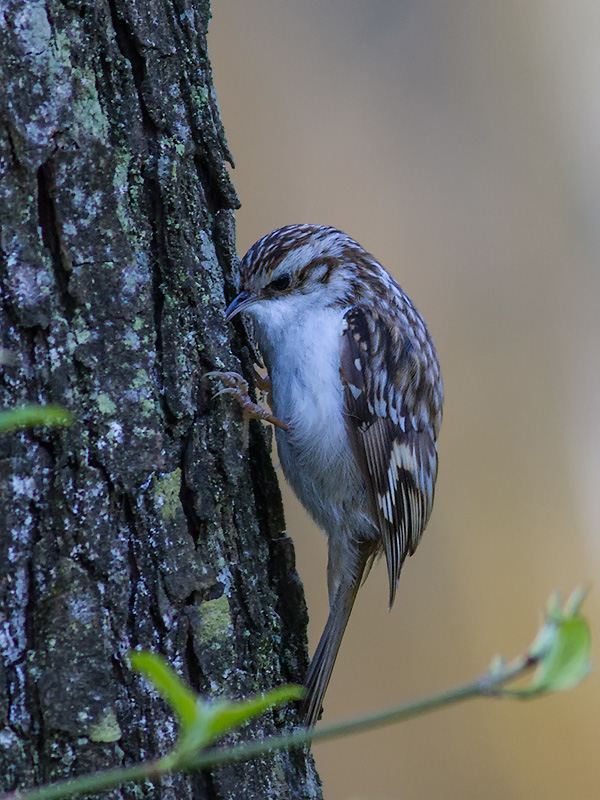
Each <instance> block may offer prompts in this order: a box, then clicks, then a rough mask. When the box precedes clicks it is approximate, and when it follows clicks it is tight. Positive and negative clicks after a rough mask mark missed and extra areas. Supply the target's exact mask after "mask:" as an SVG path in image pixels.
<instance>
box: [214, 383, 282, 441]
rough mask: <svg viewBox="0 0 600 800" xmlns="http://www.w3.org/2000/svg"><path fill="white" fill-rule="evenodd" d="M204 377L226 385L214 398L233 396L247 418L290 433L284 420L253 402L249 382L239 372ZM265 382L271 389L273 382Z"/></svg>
mask: <svg viewBox="0 0 600 800" xmlns="http://www.w3.org/2000/svg"><path fill="white" fill-rule="evenodd" d="M204 377H205V378H215V379H216V380H220V381H222V382H223V383H224V384H225V386H224V388H222V389H219V391H218V392H216V394H215V395H213V397H220V396H221V395H223V394H230V395H232V396H233V397H235V399H236V400H237V402H238V403H239V404H240V406H241V407H242V411H243V414H244V417H245V418H247V419H262V420H263V421H264V422H270V423H271V424H272V425H275V426H277V427H278V428H281V430H283V431H289V429H290V426H289V425H288V424H287V422H283V420H280V419H278V418H277V417H276V416H274V415H273V414H271V412H270V411H268V410H267V409H266V408H263V407H262V406H260V405H259V404H258V403H255V402H254V401H253V400H252V398H251V397H250V391H249V388H248V381H247V380H245V378H243V377H242V376H241V375H240V374H239V373H238V372H217V371H215V372H207V373H205V375H204ZM259 377H260V376H259ZM265 381H266V382H267V384H266V385H267V386H268V387H269V388H270V385H271V381H270V380H269V379H268V378H266V379H264V378H261V382H263V383H264V382H265ZM259 388H261V387H259Z"/></svg>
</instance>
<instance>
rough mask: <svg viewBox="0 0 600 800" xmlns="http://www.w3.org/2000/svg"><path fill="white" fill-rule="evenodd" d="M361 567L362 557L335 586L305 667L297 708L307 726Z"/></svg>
mask: <svg viewBox="0 0 600 800" xmlns="http://www.w3.org/2000/svg"><path fill="white" fill-rule="evenodd" d="M365 566H366V559H365V560H363V561H362V563H361V565H360V571H359V574H357V575H352V576H348V579H347V580H346V581H343V582H342V583H341V584H340V586H339V587H338V590H337V592H336V595H335V600H334V602H333V604H332V606H331V608H330V610H329V617H328V618H327V624H326V625H325V630H324V631H323V633H322V635H321V638H320V640H319V644H318V646H317V649H316V651H315V654H314V656H313V659H312V661H311V663H310V667H309V668H308V673H307V675H306V680H305V681H304V685H305V688H306V695H305V697H304V700H303V701H302V705H301V709H300V710H301V714H302V716H303V717H304V724H305V725H306V727H307V728H312V726H313V725H314V724H315V723H316V721H317V720H318V718H319V715H320V713H321V706H322V705H323V697H324V696H325V692H326V691H327V686H328V685H329V679H330V678H331V673H332V672H333V666H334V664H335V660H336V658H337V654H338V651H339V649H340V644H341V643H342V637H343V635H344V631H345V630H346V625H347V624H348V619H349V617H350V612H351V611H352V607H353V606H354V601H355V600H356V594H357V592H358V589H359V587H360V585H361V577H362V573H363V571H364V568H365Z"/></svg>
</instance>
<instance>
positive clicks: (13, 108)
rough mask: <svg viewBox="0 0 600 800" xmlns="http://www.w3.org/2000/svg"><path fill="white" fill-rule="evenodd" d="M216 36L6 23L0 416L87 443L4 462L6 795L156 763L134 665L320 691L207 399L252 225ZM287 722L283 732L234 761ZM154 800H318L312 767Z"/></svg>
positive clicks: (45, 4) (224, 362) (164, 13)
mask: <svg viewBox="0 0 600 800" xmlns="http://www.w3.org/2000/svg"><path fill="white" fill-rule="evenodd" d="M209 13H210V12H209V3H208V1H207V0H205V1H203V0H195V2H193V0H135V1H134V0H63V1H62V2H60V0H28V2H22V0H0V40H1V42H2V44H1V45H0V115H1V117H0V180H1V184H0V193H1V198H0V237H1V238H0V292H1V303H2V306H1V308H2V310H1V319H0V325H1V331H2V337H3V338H2V347H4V348H5V350H6V351H9V363H7V364H5V365H4V366H2V368H1V369H2V372H1V374H0V394H1V404H2V407H4V408H9V407H15V406H19V405H21V404H23V403H27V402H42V403H48V402H58V403H61V404H62V405H64V406H66V407H67V408H69V409H71V410H72V411H73V413H74V415H75V419H76V421H75V424H74V425H73V426H72V427H70V428H66V429H63V430H60V431H59V430H56V429H36V430H34V431H33V432H26V433H22V434H12V435H4V436H3V437H2V439H1V440H0V459H1V460H0V465H1V466H0V469H1V478H0V503H1V509H2V511H1V513H2V515H3V519H4V520H5V523H4V525H3V526H2V528H1V529H0V569H1V575H0V655H1V662H2V671H0V786H1V788H2V789H4V790H11V789H14V788H17V787H20V788H23V787H25V786H29V785H33V784H37V783H40V782H48V781H51V780H57V779H60V778H65V777H67V776H69V775H77V774H82V773H86V772H90V771H93V770H97V769H101V768H105V767H109V766H117V765H120V764H126V763H131V762H133V761H136V760H139V759H141V758H150V757H154V756H157V755H160V754H162V753H164V752H165V750H166V749H167V748H168V746H169V745H170V744H171V743H172V742H173V740H174V737H175V730H174V723H173V719H172V716H171V714H170V713H169V711H168V710H167V708H166V706H165V705H164V704H163V703H162V702H161V701H160V700H159V699H158V698H157V697H156V696H155V695H152V694H151V693H150V692H149V690H148V688H147V686H146V685H145V684H144V682H143V681H142V680H141V679H140V678H139V677H137V676H135V675H134V674H133V673H132V672H131V671H130V669H129V668H128V666H127V653H128V651H129V650H131V649H132V648H135V647H138V646H141V647H144V648H152V649H154V650H156V651H158V652H161V653H163V654H164V655H165V656H166V657H167V658H168V659H169V660H170V661H171V662H172V663H173V664H174V665H175V667H176V668H177V670H178V671H179V672H180V673H181V674H182V675H183V676H184V678H185V679H186V680H188V681H189V682H190V683H191V685H192V686H193V687H194V688H195V689H196V690H198V691H200V692H202V693H206V694H212V695H219V694H224V695H227V696H231V697H237V696H242V695H247V694H250V693H254V692H256V691H259V690H262V689H266V688H270V687H273V686H275V685H278V684H280V683H283V682H288V681H296V682H297V681H299V680H300V679H301V678H302V676H303V674H304V670H305V668H306V633H305V627H306V613H305V606H304V599H303V594H302V589H301V586H300V583H299V580H298V577H297V575H296V572H295V567H294V554H293V549H292V545H291V543H290V540H289V539H288V538H287V537H286V536H285V533H284V522H283V516H282V508H281V499H280V496H279V491H278V487H277V481H276V478H275V475H274V472H273V469H272V467H271V463H270V459H269V452H268V450H269V448H268V439H267V435H266V433H265V432H264V431H263V430H262V428H261V427H260V426H259V425H258V424H256V423H252V424H251V426H250V444H249V448H248V450H247V451H245V450H244V437H243V432H242V425H241V418H240V413H239V411H238V409H237V407H236V406H235V404H234V403H232V402H231V401H230V400H228V399H220V400H216V401H215V400H212V399H211V391H212V390H211V389H210V388H209V389H207V388H206V387H204V386H203V384H202V375H203V373H204V372H205V371H207V370H210V369H223V368H226V369H237V370H239V369H240V362H241V363H242V365H243V366H244V367H245V368H247V367H248V363H249V357H248V352H247V350H246V349H245V348H244V346H243V343H242V341H241V340H239V341H238V342H237V346H236V348H235V349H234V352H235V355H234V354H233V353H232V350H231V343H230V340H229V330H228V326H227V325H226V324H225V321H224V319H223V308H224V303H225V297H224V282H225V285H227V283H226V282H227V279H228V278H229V276H230V275H231V272H232V267H233V265H234V262H235V249H234V227H233V211H232V209H234V208H236V207H237V206H238V200H237V197H236V195H235V191H234V189H233V187H232V185H231V183H230V180H229V177H228V172H227V168H226V165H225V161H226V160H227V159H228V158H229V156H228V151H227V145H226V143H225V139H224V136H223V132H222V129H221V122H220V119H219V114H218V109H217V104H216V100H215V96H214V90H213V86H212V79H211V71H210V64H209V61H208V55H207V47H206V31H207V25H208V19H209ZM5 360H6V359H5ZM294 721H295V712H294V710H293V709H287V710H281V709H280V710H276V711H274V712H272V713H271V714H267V715H266V716H265V717H263V718H261V719H260V720H257V721H255V722H254V723H253V724H252V725H251V726H249V727H248V728H246V729H245V730H244V733H243V735H244V737H262V736H265V735H268V734H271V733H274V732H275V731H277V730H279V729H281V728H282V727H284V726H286V725H289V724H291V723H292V722H294ZM240 737H241V734H240V735H233V736H232V737H230V739H231V740H232V741H233V740H236V739H237V738H240ZM143 794H144V795H147V796H152V797H160V798H177V800H183V798H188V797H194V798H197V799H199V798H210V799H211V800H212V799H213V798H261V799H262V798H267V797H268V798H294V799H296V798H316V797H320V796H321V793H320V789H319V786H318V779H317V777H316V774H315V771H314V767H313V765H312V762H311V761H310V760H306V759H305V756H304V754H303V753H301V752H298V753H295V754H279V755H276V756H273V757H272V758H269V759H264V760H262V761H256V762H252V763H249V764H242V765H238V766H233V767H228V768H222V769H219V770H215V771H214V772H213V773H212V774H208V773H202V774H196V775H192V776H183V775H176V776H174V777H172V778H169V779H165V780H163V781H162V782H161V783H159V784H157V785H155V786H152V785H151V784H145V785H144V786H143ZM112 796H114V797H118V796H123V797H134V796H135V797H139V796H140V789H139V787H125V788H123V789H122V790H120V791H115V792H113V793H112Z"/></svg>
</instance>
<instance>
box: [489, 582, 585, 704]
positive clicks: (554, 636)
mask: <svg viewBox="0 0 600 800" xmlns="http://www.w3.org/2000/svg"><path fill="white" fill-rule="evenodd" d="M584 596H585V592H584V591H583V590H582V589H576V590H575V591H574V592H573V594H572V595H571V596H570V598H569V599H568V600H567V602H566V603H565V606H564V609H561V607H560V601H559V599H558V596H557V595H553V597H552V598H551V599H550V602H549V604H548V608H547V611H546V621H545V623H544V625H543V627H542V629H541V631H540V632H539V634H538V635H537V637H536V639H535V641H534V642H533V644H532V646H531V648H530V650H529V658H533V659H535V660H537V661H538V662H539V663H538V666H537V669H536V671H535V673H534V675H533V678H532V680H531V682H530V683H529V685H528V686H524V687H522V688H519V689H512V690H504V691H503V692H502V694H505V695H510V696H513V697H532V696H533V695H539V694H542V693H545V692H556V691H567V690H569V689H573V688H574V687H575V686H577V684H579V683H580V682H581V681H582V680H583V679H584V678H585V677H586V676H587V675H589V673H590V671H591V660H590V653H591V647H592V635H591V632H590V627H589V624H588V622H587V620H586V619H585V618H584V617H582V616H581V615H580V613H579V611H580V608H581V603H582V601H583V598H584Z"/></svg>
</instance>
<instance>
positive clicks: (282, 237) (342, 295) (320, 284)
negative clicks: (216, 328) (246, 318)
mask: <svg viewBox="0 0 600 800" xmlns="http://www.w3.org/2000/svg"><path fill="white" fill-rule="evenodd" d="M373 264H377V262H374V260H373V258H372V256H369V254H368V253H366V252H365V251H364V250H363V248H362V247H361V246H360V245H359V244H358V243H357V242H355V241H354V239H351V238H350V237H349V236H347V235H346V234H345V233H342V231H339V230H337V229H336V228H328V227H323V226H319V225H287V226H286V227H284V228H277V230H274V231H272V232H271V233H269V234H267V235H266V236H264V237H263V238H262V239H259V241H258V242H256V243H255V244H253V245H252V247H251V248H250V249H249V250H248V252H247V253H246V255H245V256H244V258H243V259H242V263H241V268H240V275H239V280H238V291H239V294H238V295H237V297H236V298H235V299H234V300H233V302H232V303H231V304H230V305H229V307H228V308H227V311H226V316H227V319H228V320H230V319H232V318H233V317H234V316H235V315H236V314H239V313H240V312H242V311H250V312H251V313H252V314H253V315H255V316H256V317H258V318H259V319H260V318H261V317H262V318H264V317H265V316H271V315H272V314H273V313H277V314H279V313H282V314H283V313H301V312H302V310H303V309H307V308H308V307H311V306H312V307H314V306H334V305H347V304H349V303H350V302H351V297H352V291H353V286H354V283H355V278H356V277H357V274H358V272H359V271H360V270H363V272H364V270H365V269H367V271H372V270H373ZM377 266H379V265H377Z"/></svg>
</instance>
